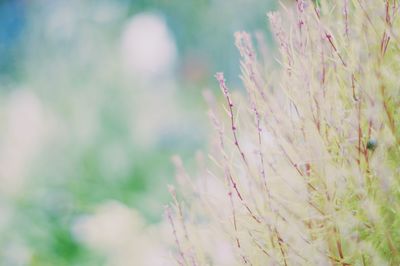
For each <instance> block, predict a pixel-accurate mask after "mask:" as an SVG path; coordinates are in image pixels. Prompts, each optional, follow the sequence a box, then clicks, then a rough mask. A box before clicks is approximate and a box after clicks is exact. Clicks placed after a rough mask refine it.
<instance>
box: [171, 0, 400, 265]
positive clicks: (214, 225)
mask: <svg viewBox="0 0 400 266" xmlns="http://www.w3.org/2000/svg"><path fill="white" fill-rule="evenodd" d="M399 5H400V1H397V0H340V1H328V0H326V1H324V0H321V1H317V2H315V3H314V2H311V1H307V0H297V1H296V5H294V6H293V7H284V6H282V10H281V12H272V13H269V14H268V18H269V21H270V24H271V28H272V31H273V33H274V35H275V39H276V42H277V46H278V48H279V52H280V53H279V57H277V61H278V62H279V67H277V68H275V70H271V69H270V68H269V67H267V65H268V64H267V62H265V61H263V60H261V59H260V56H259V55H257V53H256V51H255V49H254V47H253V44H252V40H251V37H250V35H248V34H247V33H244V32H239V33H236V35H235V38H236V45H237V47H238V49H239V52H240V54H241V57H242V61H241V68H242V76H241V77H242V80H243V84H244V87H245V89H246V92H247V93H246V95H243V94H242V93H232V91H231V90H230V89H229V84H228V83H227V82H226V81H225V79H224V75H223V74H222V73H217V74H216V79H217V81H218V83H219V87H220V88H221V90H222V95H223V96H224V102H225V104H224V108H220V106H219V104H218V102H217V101H216V100H214V99H213V97H212V95H211V94H210V93H206V95H205V96H206V100H207V101H208V102H209V105H210V117H211V121H212V122H213V125H214V126H215V129H216V131H215V132H216V133H215V141H214V142H213V143H212V145H211V147H212V148H211V151H210V156H209V158H210V163H205V166H201V167H200V172H199V174H198V177H197V178H189V177H188V175H187V174H186V173H185V171H184V169H183V167H182V163H181V162H180V160H179V159H178V158H175V159H174V160H175V163H176V164H177V166H178V174H177V181H178V187H179V188H178V189H177V190H175V188H170V190H171V193H172V195H173V199H174V200H173V204H172V206H171V207H167V210H166V213H167V218H168V220H169V223H170V225H171V228H172V231H173V234H172V235H173V239H174V241H175V245H174V248H173V249H172V252H173V254H174V258H175V261H176V263H177V264H178V265H242V264H247V265H400V212H399V211H400V183H399V182H400V114H399V112H400V108H399V107H400V83H399V77H400V19H399ZM258 46H260V47H261V46H262V45H258ZM259 54H262V53H259Z"/></svg>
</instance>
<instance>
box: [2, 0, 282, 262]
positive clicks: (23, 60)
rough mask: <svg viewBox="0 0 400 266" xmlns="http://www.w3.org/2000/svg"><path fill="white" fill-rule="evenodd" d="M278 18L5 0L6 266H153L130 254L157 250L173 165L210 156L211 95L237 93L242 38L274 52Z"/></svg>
mask: <svg viewBox="0 0 400 266" xmlns="http://www.w3.org/2000/svg"><path fill="white" fill-rule="evenodd" d="M276 8H277V4H276V2H275V1H273V0H229V1H226V0H188V1H182V0H96V1H95V0H85V1H82V0H0V182H1V183H0V184H1V185H0V247H1V248H0V265H138V266H140V265H157V262H151V263H150V262H148V261H147V262H145V259H143V260H142V259H141V258H140V257H141V256H142V257H143V256H145V254H146V251H143V252H140V254H139V252H137V250H138V249H136V248H134V247H135V244H134V243H136V244H137V243H139V244H140V245H141V247H142V248H143V247H144V246H146V245H147V246H148V247H149V248H148V250H150V251H151V252H153V251H154V250H156V249H157V245H156V244H154V243H157V241H155V242H154V243H151V242H149V241H147V240H144V239H142V238H141V234H142V232H143V231H144V230H150V231H152V230H151V228H152V226H153V225H155V224H157V223H158V222H159V221H160V220H161V219H162V212H163V206H164V205H165V204H166V203H167V202H168V201H169V196H168V190H167V189H166V184H168V183H173V182H174V178H173V177H174V167H173V164H172V163H171V156H172V155H174V154H179V155H180V156H182V157H183V158H184V163H185V165H186V166H188V167H189V168H190V166H191V165H192V164H193V161H194V159H195V157H196V156H195V154H196V152H197V151H201V150H204V149H205V147H206V139H207V136H208V131H209V123H208V118H207V115H206V110H207V108H206V105H205V104H204V102H203V98H202V96H201V95H202V94H201V92H202V90H203V89H205V88H209V89H211V90H217V86H216V83H215V81H214V78H213V75H214V73H215V72H217V71H223V72H225V75H226V77H227V79H228V80H229V84H230V86H231V87H239V85H240V79H239V78H238V75H239V72H240V65H239V54H238V52H237V51H236V48H235V46H234V38H233V33H234V32H235V31H238V30H245V31H248V32H250V33H254V32H256V31H260V32H262V33H263V34H264V36H265V38H266V40H267V43H269V44H270V43H271V36H270V34H269V33H268V32H267V29H268V25H267V19H266V12H267V11H270V10H275V9H276ZM153 234H155V235H156V237H155V238H157V233H156V232H153ZM160 234H161V233H160ZM160 234H158V236H160ZM128 236H129V237H128ZM132 236H133V237H132ZM146 241H147V242H146ZM127 246H129V247H130V248H129V249H126V247H127ZM134 250H136V253H135V251H134ZM150 251H147V252H150ZM151 252H150V253H151ZM127 262H129V263H127Z"/></svg>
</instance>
